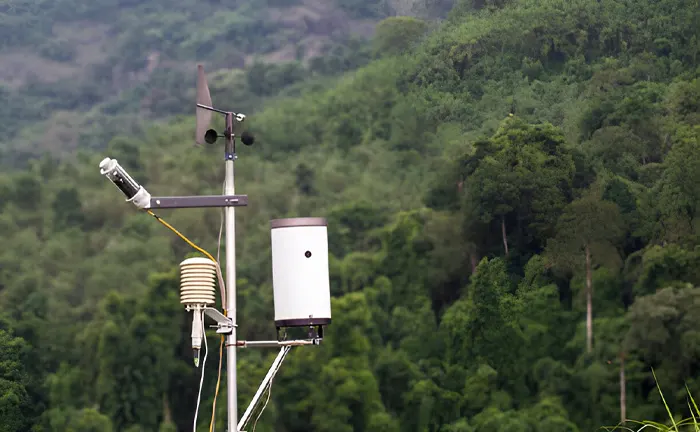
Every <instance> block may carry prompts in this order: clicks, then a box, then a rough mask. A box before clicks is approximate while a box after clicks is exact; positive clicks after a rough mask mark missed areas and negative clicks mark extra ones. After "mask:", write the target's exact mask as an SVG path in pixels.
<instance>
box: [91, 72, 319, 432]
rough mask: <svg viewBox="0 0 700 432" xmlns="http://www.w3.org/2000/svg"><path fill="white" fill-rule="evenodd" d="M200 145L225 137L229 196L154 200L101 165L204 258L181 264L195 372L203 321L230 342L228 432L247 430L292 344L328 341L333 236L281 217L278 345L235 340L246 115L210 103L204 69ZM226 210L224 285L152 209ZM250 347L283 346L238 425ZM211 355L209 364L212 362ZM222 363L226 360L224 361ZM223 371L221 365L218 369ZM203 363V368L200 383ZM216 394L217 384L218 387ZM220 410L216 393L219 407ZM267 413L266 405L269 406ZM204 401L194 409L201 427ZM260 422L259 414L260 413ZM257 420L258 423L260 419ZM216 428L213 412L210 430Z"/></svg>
mask: <svg viewBox="0 0 700 432" xmlns="http://www.w3.org/2000/svg"><path fill="white" fill-rule="evenodd" d="M195 113H196V121H197V126H196V132H195V142H196V143H197V145H203V144H204V143H207V144H214V143H216V141H217V139H218V138H221V137H223V138H225V151H224V155H225V157H224V166H225V178H226V180H225V184H224V194H223V195H201V196H173V197H153V196H151V194H150V193H149V192H148V191H147V190H146V189H145V188H144V187H143V186H142V185H140V184H138V183H137V182H136V181H135V180H134V179H133V178H132V177H131V176H130V175H129V174H128V173H127V172H126V170H124V168H122V167H121V165H119V162H118V161H117V160H116V159H110V158H105V159H103V160H102V162H100V173H101V174H102V175H104V176H106V177H107V178H108V179H109V180H110V181H111V182H112V183H114V185H115V186H116V187H117V188H118V189H119V190H121V191H122V193H123V194H124V195H125V196H126V200H127V202H131V203H133V204H134V205H135V206H136V207H137V208H139V209H141V210H144V211H146V212H147V213H149V214H150V215H151V216H153V217H154V218H156V219H157V220H158V221H159V222H160V223H162V224H163V225H165V226H166V227H167V228H169V229H170V230H172V231H173V232H174V233H175V234H177V235H178V236H179V237H180V238H182V239H183V240H184V241H185V242H187V243H188V244H189V245H190V246H192V247H193V248H194V249H196V250H197V251H199V252H200V253H202V254H203V255H205V257H196V258H189V259H186V260H184V261H182V262H181V263H180V303H181V304H183V305H184V306H185V309H186V310H187V311H188V312H192V315H193V316H192V334H191V337H192V349H193V354H194V355H193V359H194V364H195V367H199V358H200V355H199V353H200V349H201V345H202V342H204V345H205V350H206V347H207V340H206V337H205V334H204V323H205V320H204V316H208V317H209V318H210V319H211V320H213V321H214V322H215V323H216V324H215V325H214V326H213V327H216V329H217V330H216V332H217V333H218V334H220V335H222V344H221V348H223V345H224V344H223V342H224V338H225V341H226V343H225V345H226V358H227V387H228V392H227V397H228V404H227V407H228V429H227V431H228V432H244V431H243V428H244V427H245V426H246V424H248V421H249V420H250V418H251V416H252V414H253V410H254V409H255V408H256V406H257V405H258V403H259V402H260V399H261V397H262V395H263V393H264V392H265V390H266V389H268V388H269V387H270V386H271V383H272V379H273V378H274V376H275V374H276V373H277V371H278V370H279V368H280V366H281V364H282V362H283V361H284V358H285V357H286V356H287V353H288V352H289V350H290V349H291V348H292V347H293V346H301V345H318V344H320V343H321V341H322V340H323V329H324V327H325V326H327V325H329V324H330V322H331V296H330V283H329V270H328V268H329V267H328V231H327V222H326V220H325V219H324V218H320V217H304V218H287V219H276V220H272V221H271V222H270V240H271V247H272V285H273V301H274V312H275V327H276V329H277V340H274V341H246V340H237V339H236V329H237V325H236V241H235V240H236V231H235V229H236V228H235V209H236V207H245V206H247V205H248V196H247V195H236V193H235V187H234V162H235V160H236V159H237V155H236V139H235V138H236V135H235V133H234V122H237V123H242V122H244V120H245V115H244V114H241V113H235V112H231V111H223V110H219V109H217V108H214V107H213V106H212V102H211V95H210V93H209V86H208V84H207V80H206V77H205V75H204V68H203V66H202V65H199V66H198V70H197V101H196V108H195ZM214 113H218V114H221V115H223V116H224V117H225V124H226V126H225V129H224V131H223V132H221V133H220V132H218V131H216V130H215V129H210V128H209V125H210V123H211V118H212V115H213V114H214ZM241 142H242V143H243V144H245V145H247V146H250V145H253V143H254V142H255V138H254V137H253V135H251V134H250V133H248V132H245V131H244V132H243V133H241ZM213 207H220V208H224V213H225V226H226V238H225V246H224V247H225V249H226V269H225V270H226V273H225V276H226V278H225V280H224V277H223V275H222V269H221V266H220V265H219V263H218V261H217V260H216V259H215V258H214V257H213V256H212V255H210V254H209V253H208V252H207V251H205V250H204V249H202V248H200V247H199V246H197V245H196V244H194V243H193V242H192V241H190V240H189V239H188V238H187V237H185V236H184V235H183V234H181V233H180V232H179V231H177V230H176V229H175V228H173V227H172V226H171V225H170V224H168V223H167V222H165V221H164V220H163V219H161V218H160V217H159V216H157V215H156V214H155V213H154V212H153V210H154V209H179V208H213ZM217 281H218V285H219V289H220V296H221V304H222V306H223V313H222V312H220V311H219V310H217V309H216V308H215V307H213V306H214V305H215V300H216V285H217ZM295 328H306V329H307V330H308V333H307V334H306V337H305V338H300V339H293V340H287V330H288V329H295ZM246 347H279V348H280V350H279V353H278V354H277V357H276V358H275V360H274V362H273V363H272V366H270V369H269V371H268V373H267V375H266V376H265V378H264V379H263V381H262V383H260V386H259V387H258V390H257V391H256V393H255V395H254V396H253V399H252V400H251V402H250V404H249V405H248V408H247V409H246V410H245V412H244V413H243V416H242V417H241V419H240V421H238V419H237V417H238V407H237V396H238V392H237V380H236V349H237V348H246ZM206 358H207V356H206V351H205V355H204V362H206ZM220 358H221V357H220ZM219 370H221V368H219ZM203 378H204V364H203V365H202V380H201V381H200V396H201V384H202V382H203ZM216 388H217V389H216V394H217V395H218V389H219V383H218V382H217V386H216ZM215 409H216V395H215V397H214V410H215ZM263 409H264V407H263ZM198 410H199V400H198V402H197V410H196V411H195V418H194V422H193V423H194V427H195V428H196V423H197V413H198ZM258 417H259V416H258ZM256 421H257V420H256ZM213 426H214V413H212V422H211V424H210V429H209V430H210V431H212V430H213Z"/></svg>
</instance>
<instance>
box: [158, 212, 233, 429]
mask: <svg viewBox="0 0 700 432" xmlns="http://www.w3.org/2000/svg"><path fill="white" fill-rule="evenodd" d="M146 212H148V214H149V215H151V216H153V217H154V218H156V220H157V221H158V222H160V223H161V224H163V225H164V226H165V227H166V228H168V229H169V230H170V231H172V232H174V233H175V234H177V235H178V237H180V238H181V239H183V240H184V241H185V242H186V243H187V244H188V245H190V246H192V247H193V248H194V249H195V250H197V251H199V252H201V253H203V254H204V255H206V257H207V258H209V259H210V260H212V261H214V262H215V263H216V265H217V266H219V262H218V261H217V260H215V259H214V257H213V256H212V255H211V254H210V253H209V252H207V251H205V250H204V249H202V248H201V247H199V246H197V245H196V244H194V243H193V242H192V241H191V240H190V239H188V238H187V237H185V236H184V235H183V234H182V233H181V232H180V231H178V230H176V229H175V228H174V227H173V226H172V225H170V224H169V223H167V222H166V221H164V220H163V219H161V218H160V216H158V215H156V214H155V213H153V212H152V211H151V210H146ZM223 309H224V315H227V311H226V307H225V306H224V308H223ZM223 354H224V336H223V335H222V336H221V344H220V345H219V376H218V377H217V378H216V392H215V393H214V404H213V407H212V411H211V423H210V424H209V432H212V431H213V430H214V417H215V416H216V397H217V396H218V395H219V385H220V384H221V363H222V361H221V359H222V357H223Z"/></svg>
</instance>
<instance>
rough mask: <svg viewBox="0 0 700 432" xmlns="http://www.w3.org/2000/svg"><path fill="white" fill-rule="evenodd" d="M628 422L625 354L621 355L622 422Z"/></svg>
mask: <svg viewBox="0 0 700 432" xmlns="http://www.w3.org/2000/svg"><path fill="white" fill-rule="evenodd" d="M626 421H627V384H626V382H625V353H624V352H623V353H620V422H621V424H623V425H624V424H625V422H626Z"/></svg>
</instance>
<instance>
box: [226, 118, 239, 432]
mask: <svg viewBox="0 0 700 432" xmlns="http://www.w3.org/2000/svg"><path fill="white" fill-rule="evenodd" d="M224 135H225V137H226V161H225V165H226V180H225V185H224V195H235V193H236V188H235V184H234V163H235V160H236V143H235V140H234V133H233V114H232V113H227V114H226V132H225V133H224ZM224 211H225V218H226V221H225V223H226V243H225V244H226V299H227V303H228V305H226V309H227V316H228V317H229V318H230V319H231V321H232V322H231V324H232V326H231V327H232V331H231V334H229V335H228V336H227V337H226V362H227V365H226V381H227V384H226V385H227V392H226V394H227V397H228V428H227V429H228V432H238V427H237V424H238V387H237V374H236V207H234V206H231V207H226V208H225V210H224Z"/></svg>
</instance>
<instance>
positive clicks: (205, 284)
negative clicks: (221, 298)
mask: <svg viewBox="0 0 700 432" xmlns="http://www.w3.org/2000/svg"><path fill="white" fill-rule="evenodd" d="M215 297H216V263H215V262H214V261H212V260H210V259H208V258H188V259H186V260H184V261H183V262H181V263H180V303H182V304H184V305H186V306H197V305H199V306H208V305H212V304H214V302H215Z"/></svg>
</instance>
